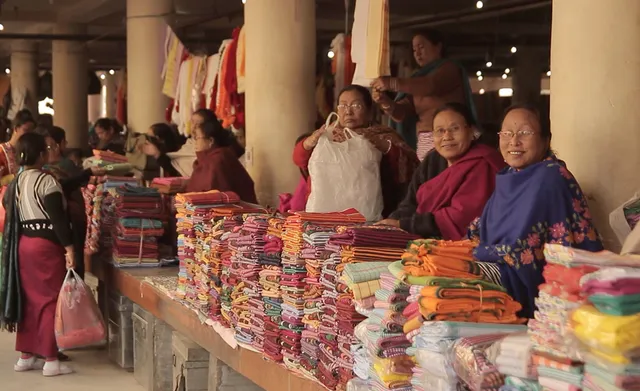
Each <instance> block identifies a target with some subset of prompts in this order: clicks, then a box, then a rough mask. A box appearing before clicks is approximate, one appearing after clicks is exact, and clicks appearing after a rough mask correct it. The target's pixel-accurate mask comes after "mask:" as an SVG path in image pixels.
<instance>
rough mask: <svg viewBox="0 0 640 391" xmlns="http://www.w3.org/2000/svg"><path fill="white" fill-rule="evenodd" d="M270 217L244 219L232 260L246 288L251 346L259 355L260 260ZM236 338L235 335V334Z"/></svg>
mask: <svg viewBox="0 0 640 391" xmlns="http://www.w3.org/2000/svg"><path fill="white" fill-rule="evenodd" d="M269 218H270V215H267V214H252V215H249V216H247V217H246V220H245V222H244V224H243V225H242V231H241V233H242V236H241V237H240V239H239V240H238V244H239V245H240V246H241V248H243V249H246V250H247V251H246V252H245V251H242V252H240V254H242V255H239V254H238V255H237V257H236V258H235V259H233V261H235V262H232V266H233V267H234V268H235V269H236V270H237V273H238V274H239V275H240V276H241V278H242V280H243V281H244V282H245V284H246V286H247V287H246V288H245V290H244V294H245V295H247V296H248V297H249V302H248V304H249V312H250V314H251V328H250V332H251V336H252V338H253V340H252V346H253V348H254V349H256V350H258V351H259V352H262V351H263V346H264V317H265V312H264V302H263V301H262V285H261V284H260V272H261V271H262V266H260V261H259V256H260V254H262V253H264V247H265V244H266V241H265V235H266V234H267V230H268V228H269ZM236 335H237V334H236Z"/></svg>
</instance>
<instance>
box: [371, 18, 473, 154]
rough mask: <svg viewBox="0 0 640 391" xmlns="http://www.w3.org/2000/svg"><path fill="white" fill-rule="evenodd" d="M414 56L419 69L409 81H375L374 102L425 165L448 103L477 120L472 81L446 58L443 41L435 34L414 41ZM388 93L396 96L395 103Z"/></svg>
mask: <svg viewBox="0 0 640 391" xmlns="http://www.w3.org/2000/svg"><path fill="white" fill-rule="evenodd" d="M412 45H413V56H414V58H415V60H416V62H417V63H418V66H419V67H420V69H418V70H417V71H415V72H414V74H413V75H412V76H411V77H410V78H398V77H381V78H378V79H376V80H374V81H373V83H372V84H371V86H372V87H373V90H374V94H373V99H374V100H375V101H376V103H377V104H378V105H379V106H380V108H381V109H382V110H383V111H384V112H385V113H386V114H387V115H389V116H390V117H391V119H392V124H391V125H392V126H394V127H395V128H396V130H397V131H398V133H400V134H401V135H402V136H403V137H404V139H405V141H406V142H407V144H409V145H410V146H411V147H412V148H414V149H416V148H417V152H418V159H420V161H422V160H423V159H424V157H425V156H426V154H427V153H428V152H429V151H430V150H432V149H433V147H434V140H433V116H434V113H435V112H436V110H437V109H438V108H439V107H441V106H443V105H444V104H446V103H451V102H458V103H464V105H465V106H467V107H468V108H469V109H470V110H471V112H472V115H473V117H474V119H475V116H476V115H475V108H474V104H473V96H472V93H471V87H470V85H469V78H468V77H467V73H466V72H465V70H464V68H462V66H460V65H458V64H457V63H456V62H454V61H452V60H449V59H446V58H444V51H445V50H444V49H445V48H444V40H443V38H442V34H440V32H438V31H436V30H425V31H424V32H422V33H420V34H417V35H416V36H414V37H413V42H412ZM387 92H394V93H397V94H396V97H395V100H393V99H391V98H390V96H389V95H387V94H386V93H387Z"/></svg>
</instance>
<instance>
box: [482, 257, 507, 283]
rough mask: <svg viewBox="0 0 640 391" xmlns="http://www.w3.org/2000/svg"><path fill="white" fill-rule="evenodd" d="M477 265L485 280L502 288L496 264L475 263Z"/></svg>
mask: <svg viewBox="0 0 640 391" xmlns="http://www.w3.org/2000/svg"><path fill="white" fill-rule="evenodd" d="M477 264H478V266H479V267H480V271H482V275H483V277H484V279H485V280H487V281H490V282H492V283H494V284H496V285H499V286H502V277H501V275H500V267H499V266H498V265H497V264H495V263H489V262H477Z"/></svg>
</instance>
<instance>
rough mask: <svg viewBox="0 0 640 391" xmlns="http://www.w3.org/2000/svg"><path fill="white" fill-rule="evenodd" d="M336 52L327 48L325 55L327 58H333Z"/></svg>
mask: <svg viewBox="0 0 640 391" xmlns="http://www.w3.org/2000/svg"><path fill="white" fill-rule="evenodd" d="M335 55H336V54H335V53H334V52H333V50H329V53H327V57H329V58H333V57H334V56H335Z"/></svg>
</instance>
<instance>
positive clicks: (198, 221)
mask: <svg viewBox="0 0 640 391" xmlns="http://www.w3.org/2000/svg"><path fill="white" fill-rule="evenodd" d="M239 200H240V198H239V197H238V196H237V194H235V193H232V192H226V193H225V192H219V191H215V190H214V191H208V192H198V193H182V194H178V195H177V196H176V197H175V209H176V220H177V221H176V230H177V232H178V239H177V241H178V259H179V261H180V271H179V275H178V289H177V292H176V296H177V297H178V298H180V299H183V300H185V301H187V302H188V303H189V304H191V305H193V306H194V308H198V309H199V310H200V311H201V312H203V313H204V314H207V313H208V312H210V311H211V305H210V303H209V302H210V301H211V300H210V295H211V293H210V292H211V290H209V293H207V289H208V288H210V287H211V284H210V282H209V281H210V272H209V269H208V265H207V264H208V263H210V262H215V261H214V260H212V259H211V257H210V255H209V254H206V253H205V252H204V249H210V248H211V245H210V244H208V245H207V242H208V241H209V238H208V236H209V235H211V232H212V231H211V227H210V225H211V224H212V219H213V218H214V217H215V218H217V219H219V218H223V217H224V216H226V215H227V214H226V213H217V214H216V211H217V208H223V209H224V208H236V205H235V204H236V203H237V202H239ZM205 226H207V228H206V229H205ZM214 273H215V269H214ZM196 276H198V280H199V282H198V284H196ZM215 307H216V306H215V305H214V308H215ZM207 308H208V310H207ZM214 312H215V309H214Z"/></svg>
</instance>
